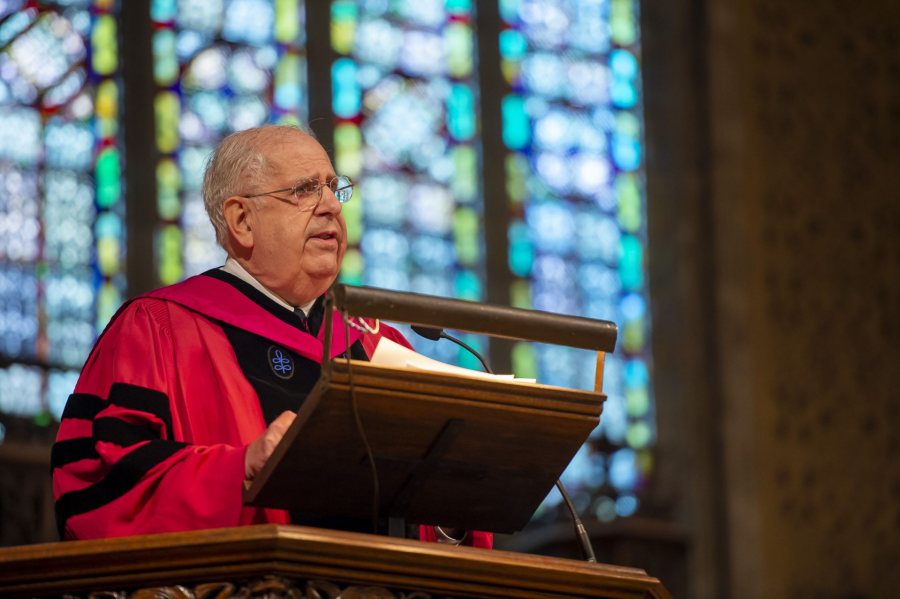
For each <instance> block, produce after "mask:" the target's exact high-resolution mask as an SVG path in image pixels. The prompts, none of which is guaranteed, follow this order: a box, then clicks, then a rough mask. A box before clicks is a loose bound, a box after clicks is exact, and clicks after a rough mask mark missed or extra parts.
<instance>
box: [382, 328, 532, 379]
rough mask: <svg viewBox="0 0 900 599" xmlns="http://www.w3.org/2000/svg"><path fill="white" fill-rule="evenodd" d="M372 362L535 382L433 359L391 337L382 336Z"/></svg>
mask: <svg viewBox="0 0 900 599" xmlns="http://www.w3.org/2000/svg"><path fill="white" fill-rule="evenodd" d="M370 363H371V364H374V365H375V366H389V367H391V368H412V369H414V370H427V371H429V372H442V373H444V374H454V375H457V376H467V377H472V378H477V379H491V380H495V381H505V382H509V383H534V382H536V381H535V379H522V378H516V377H515V375H512V374H490V373H489V372H481V371H479V370H469V369H468V368H462V367H460V366H453V365H452V364H445V363H444V362H440V361H438V360H432V359H431V358H429V357H428V356H423V355H422V354H420V353H418V352H414V351H413V350H411V349H408V348H406V347H403V346H402V345H400V344H399V343H394V342H393V341H391V340H390V339H387V338H385V337H382V338H381V340H380V341H379V342H378V346H377V347H376V348H375V353H374V354H372V359H371V360H370Z"/></svg>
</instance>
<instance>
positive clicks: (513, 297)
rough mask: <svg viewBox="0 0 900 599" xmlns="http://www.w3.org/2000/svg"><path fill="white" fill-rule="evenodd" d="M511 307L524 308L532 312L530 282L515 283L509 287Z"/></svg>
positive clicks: (519, 281)
mask: <svg viewBox="0 0 900 599" xmlns="http://www.w3.org/2000/svg"><path fill="white" fill-rule="evenodd" d="M509 305H510V306H512V307H513V308H523V309H525V310H530V309H531V308H532V307H533V304H532V302H531V285H529V284H528V281H525V280H518V281H513V283H512V285H510V287H509Z"/></svg>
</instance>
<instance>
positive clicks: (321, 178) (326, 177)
mask: <svg viewBox="0 0 900 599" xmlns="http://www.w3.org/2000/svg"><path fill="white" fill-rule="evenodd" d="M335 177H337V175H335V174H334V173H325V174H322V173H316V174H312V175H306V176H304V177H301V178H300V179H297V182H298V183H307V182H309V181H315V182H316V183H319V182H320V181H330V180H331V179H334V178H335Z"/></svg>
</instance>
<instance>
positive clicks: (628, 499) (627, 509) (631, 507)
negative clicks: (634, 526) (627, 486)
mask: <svg viewBox="0 0 900 599" xmlns="http://www.w3.org/2000/svg"><path fill="white" fill-rule="evenodd" d="M637 508H638V499H637V497H635V496H634V495H622V496H621V497H619V498H618V499H616V515H617V516H621V517H622V518H627V517H628V516H633V515H634V513H635V512H636V511H637Z"/></svg>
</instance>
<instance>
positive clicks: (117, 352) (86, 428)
mask: <svg viewBox="0 0 900 599" xmlns="http://www.w3.org/2000/svg"><path fill="white" fill-rule="evenodd" d="M332 317H333V319H334V320H333V323H334V327H335V330H343V325H342V323H341V322H340V315H338V314H337V313H335V314H333V315H332ZM229 326H230V327H237V328H239V329H241V330H243V331H247V332H249V333H252V334H254V335H258V336H260V337H263V338H265V339H266V340H267V341H271V342H272V343H273V344H275V345H276V346H280V347H282V348H285V349H287V350H290V351H291V352H295V354H297V355H299V356H302V357H304V358H308V359H309V360H313V361H315V362H316V363H321V360H322V354H323V344H322V339H321V336H322V332H323V331H324V328H325V327H324V326H323V327H321V328H320V329H321V330H320V331H319V337H313V336H312V335H310V334H308V333H305V332H303V331H301V330H299V329H298V328H296V327H295V326H292V325H290V324H287V323H286V322H284V320H283V319H279V318H278V317H276V316H274V315H273V314H272V313H271V312H269V311H267V310H266V309H264V308H263V307H261V306H260V305H259V304H258V303H256V302H255V301H253V300H252V299H250V297H248V296H247V295H245V294H244V293H242V292H241V291H239V290H238V289H237V288H236V287H235V286H233V285H232V284H229V283H228V282H225V280H221V277H212V276H209V275H199V276H196V277H192V278H190V279H187V280H186V281H183V282H181V283H178V284H176V285H173V286H170V287H166V288H163V289H160V290H157V291H154V292H151V293H149V294H147V295H145V296H141V297H139V298H136V299H134V300H132V301H130V302H128V303H127V304H125V305H124V306H123V307H122V308H121V309H120V310H119V311H118V313H117V314H116V315H115V316H114V317H113V319H112V320H111V322H110V323H109V325H108V326H107V328H106V330H105V331H104V332H103V334H102V335H101V337H100V338H99V339H98V341H97V343H96V345H95V346H94V349H93V350H92V352H91V354H90V356H89V358H88V360H87V362H86V363H85V366H84V369H83V370H82V372H81V376H80V378H79V380H78V383H77V385H76V387H75V391H74V393H73V394H72V395H71V397H70V398H69V401H68V402H67V404H66V408H65V410H64V413H63V418H62V422H61V424H60V428H59V433H58V436H57V442H56V444H55V445H54V447H53V452H52V460H51V461H52V468H53V490H54V496H55V498H56V517H57V523H58V525H59V530H60V537H61V538H66V539H88V538H103V537H115V536H126V535H137V534H152V533H162V532H173V531H184V530H199V529H207V528H222V527H231V526H238V525H244V524H256V523H265V522H270V523H279V524H287V523H289V522H290V517H289V515H288V513H287V512H286V511H283V510H276V509H264V508H256V507H251V506H245V505H243V503H242V499H241V493H242V483H243V480H244V453H245V451H246V448H247V445H248V444H249V443H250V442H251V441H253V440H254V439H256V438H257V437H259V435H261V434H262V433H263V431H264V430H265V429H266V423H265V420H264V418H263V413H262V409H261V405H260V399H259V396H258V395H257V392H256V391H255V389H254V387H253V386H252V385H251V384H250V382H248V380H247V378H246V377H245V375H244V373H243V372H242V370H241V368H240V366H239V364H238V360H237V356H236V355H235V351H234V348H233V346H232V344H231V343H230V342H229V340H228V338H227V336H226V334H225V331H224V330H223V328H224V327H229ZM338 327H340V329H339V328H338ZM382 336H384V337H388V338H390V339H392V340H393V341H395V342H398V343H402V344H404V345H408V343H407V342H406V340H405V339H404V338H403V336H402V335H401V334H400V333H399V332H398V331H396V330H395V329H393V328H391V327H388V326H385V325H384V324H382V325H381V328H380V331H379V333H378V334H369V333H366V334H363V333H361V332H359V331H356V330H351V333H350V345H351V346H352V345H353V344H354V343H356V342H357V341H360V342H361V344H362V347H363V348H364V350H365V352H366V354H367V355H368V356H371V355H372V352H373V351H374V349H375V346H376V345H377V343H378V340H379V339H380V338H381V337H382ZM345 344H346V339H345V337H344V335H334V336H333V338H332V356H333V357H334V356H338V355H340V354H342V353H344V351H345V349H346V347H345ZM420 538H421V539H422V540H430V541H433V540H435V536H434V531H433V530H432V528H431V527H430V526H422V527H420ZM466 544H470V545H474V546H479V547H490V546H491V545H492V535H491V534H490V533H481V532H475V533H472V534H470V535H469V539H468V541H467V543H466Z"/></svg>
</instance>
